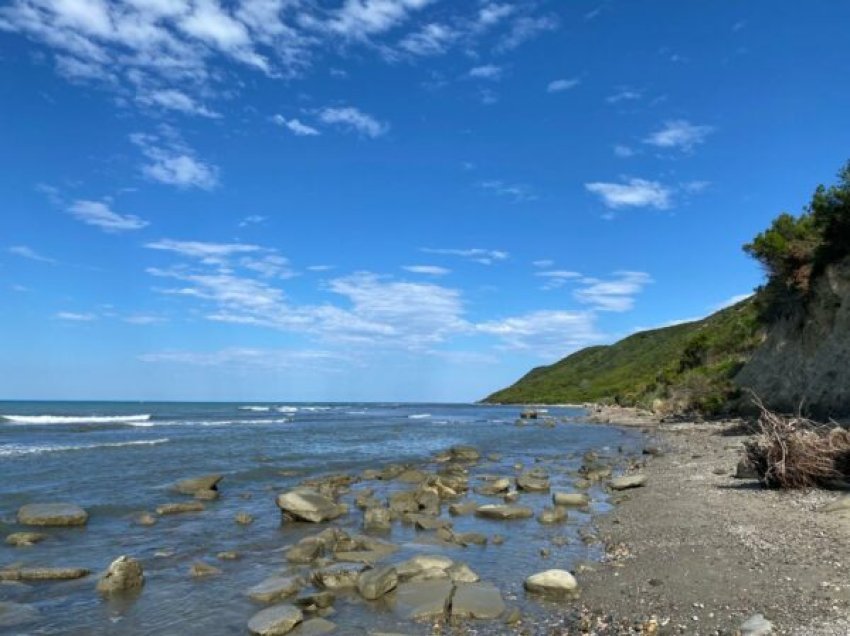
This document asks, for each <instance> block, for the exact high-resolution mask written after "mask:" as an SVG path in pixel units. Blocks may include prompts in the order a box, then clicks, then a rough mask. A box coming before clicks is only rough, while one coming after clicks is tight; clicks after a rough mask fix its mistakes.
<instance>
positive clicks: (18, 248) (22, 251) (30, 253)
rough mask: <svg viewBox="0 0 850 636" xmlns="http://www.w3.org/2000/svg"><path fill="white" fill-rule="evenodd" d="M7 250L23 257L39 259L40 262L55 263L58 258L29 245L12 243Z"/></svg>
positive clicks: (32, 259) (33, 259)
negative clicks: (46, 254)
mask: <svg viewBox="0 0 850 636" xmlns="http://www.w3.org/2000/svg"><path fill="white" fill-rule="evenodd" d="M6 251H7V252H9V254H12V255H13V256H20V257H21V258H26V259H28V260H31V261H38V262H39V263H50V264H55V263H56V260H55V259H53V258H50V257H48V256H45V255H44V254H41V253H39V252H37V251H35V250H34V249H33V248H31V247H29V246H28V245H12V246H10V247H7V248H6Z"/></svg>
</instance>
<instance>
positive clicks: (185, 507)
mask: <svg viewBox="0 0 850 636" xmlns="http://www.w3.org/2000/svg"><path fill="white" fill-rule="evenodd" d="M204 510H206V507H205V506H204V504H202V503H201V502H200V501H188V502H186V503H168V504H162V505H161V506H157V507H156V514H158V515H160V516H163V515H179V514H183V513H184V512H203V511H204Z"/></svg>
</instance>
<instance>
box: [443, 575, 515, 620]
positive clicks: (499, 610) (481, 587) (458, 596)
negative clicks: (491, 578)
mask: <svg viewBox="0 0 850 636" xmlns="http://www.w3.org/2000/svg"><path fill="white" fill-rule="evenodd" d="M451 603H452V604H451V612H452V616H453V617H457V618H477V619H494V618H499V616H501V615H502V614H503V613H504V611H505V602H504V601H503V600H502V594H501V592H499V589H498V588H497V587H496V586H495V585H493V584H492V583H459V584H458V585H457V586H456V587H455V591H454V594H453V595H452V602H451Z"/></svg>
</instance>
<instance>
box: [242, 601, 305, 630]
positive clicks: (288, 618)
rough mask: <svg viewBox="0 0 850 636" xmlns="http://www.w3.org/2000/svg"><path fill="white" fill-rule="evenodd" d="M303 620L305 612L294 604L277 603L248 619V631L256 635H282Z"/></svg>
mask: <svg viewBox="0 0 850 636" xmlns="http://www.w3.org/2000/svg"><path fill="white" fill-rule="evenodd" d="M302 620H304V614H302V613H301V610H300V609H298V608H297V607H295V606H294V605H275V606H273V607H269V608H267V609H264V610H262V611H261V612H257V613H256V614H254V616H253V617H252V618H251V620H249V621H248V631H250V632H251V633H252V634H255V635H256V636H282V635H283V634H288V633H289V632H291V631H292V630H293V629H295V626H296V625H298V623H300V622H301V621H302Z"/></svg>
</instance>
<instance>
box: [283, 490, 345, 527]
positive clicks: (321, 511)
mask: <svg viewBox="0 0 850 636" xmlns="http://www.w3.org/2000/svg"><path fill="white" fill-rule="evenodd" d="M277 505H278V507H279V508H280V509H281V511H282V512H283V514H284V516H286V517H289V518H291V519H295V520H298V521H309V522H311V523H322V522H324V521H330V520H332V519H336V518H337V517H341V516H342V515H344V514H345V513H346V512H348V507H347V506H345V505H343V504H337V503H336V502H334V500H333V499H330V498H329V497H325V496H324V495H322V494H319V493H318V492H316V491H315V490H310V489H307V488H300V489H297V490H291V491H289V492H286V493H283V494H282V495H278V497H277Z"/></svg>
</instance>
